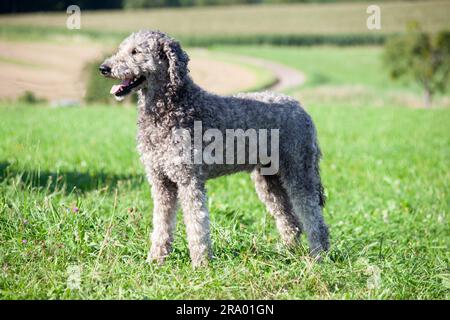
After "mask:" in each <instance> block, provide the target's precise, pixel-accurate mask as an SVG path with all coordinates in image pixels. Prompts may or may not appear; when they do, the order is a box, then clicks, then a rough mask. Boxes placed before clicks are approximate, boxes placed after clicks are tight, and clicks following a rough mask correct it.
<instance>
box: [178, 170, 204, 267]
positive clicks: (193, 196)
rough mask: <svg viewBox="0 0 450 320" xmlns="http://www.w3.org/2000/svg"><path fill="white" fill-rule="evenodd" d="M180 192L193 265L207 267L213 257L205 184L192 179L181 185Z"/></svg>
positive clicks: (179, 186)
mask: <svg viewBox="0 0 450 320" xmlns="http://www.w3.org/2000/svg"><path fill="white" fill-rule="evenodd" d="M178 190H179V192H178V195H179V198H180V203H181V206H182V209H183V217H184V223H185V225H186V233H187V239H188V244H189V253H190V256H191V261H192V265H193V266H194V267H198V266H202V265H206V264H207V263H208V259H209V258H210V257H211V240H210V229H209V212H208V208H207V207H206V191H205V187H204V183H203V182H201V181H198V180H196V179H191V181H189V182H187V183H181V184H179V185H178Z"/></svg>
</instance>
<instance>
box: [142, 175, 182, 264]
mask: <svg viewBox="0 0 450 320" xmlns="http://www.w3.org/2000/svg"><path fill="white" fill-rule="evenodd" d="M152 197H153V203H154V207H153V232H152V236H151V240H152V246H151V249H150V252H149V254H148V258H147V261H148V262H151V261H156V262H158V263H162V262H164V259H165V258H166V257H167V255H168V254H169V253H170V250H171V247H172V241H173V232H174V229H175V224H176V212H177V187H176V185H175V184H174V183H173V182H172V181H169V180H166V179H154V180H153V181H152Z"/></svg>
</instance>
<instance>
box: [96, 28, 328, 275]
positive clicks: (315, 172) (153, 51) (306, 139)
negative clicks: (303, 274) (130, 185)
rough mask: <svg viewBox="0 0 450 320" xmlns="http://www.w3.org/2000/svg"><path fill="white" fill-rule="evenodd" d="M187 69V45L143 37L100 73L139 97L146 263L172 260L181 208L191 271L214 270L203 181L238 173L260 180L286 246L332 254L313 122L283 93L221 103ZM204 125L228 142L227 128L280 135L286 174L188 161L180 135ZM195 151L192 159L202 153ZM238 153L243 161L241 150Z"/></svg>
mask: <svg viewBox="0 0 450 320" xmlns="http://www.w3.org/2000/svg"><path fill="white" fill-rule="evenodd" d="M188 61H189V58H188V56H187V54H186V52H184V51H183V50H182V49H181V47H180V44H179V43H178V42H177V41H175V40H173V39H172V38H170V37H169V36H167V35H165V34H164V33H162V32H159V31H139V32H136V33H133V34H131V35H130V36H129V37H128V38H126V39H125V40H124V41H123V42H122V43H121V44H120V46H119V49H118V52H117V53H116V54H114V55H113V56H111V57H110V58H108V59H106V60H105V61H104V63H103V64H102V65H101V66H100V72H101V73H102V74H103V75H104V76H107V77H112V78H115V79H120V80H122V82H121V83H120V84H118V85H115V86H113V88H112V89H111V93H112V94H113V95H114V96H116V98H118V99H121V98H123V97H124V96H126V95H128V94H129V93H131V92H133V91H137V92H138V95H139V102H138V114H139V115H138V137H137V141H138V151H139V153H140V157H141V160H142V163H143V164H144V167H145V170H146V174H147V177H148V180H149V182H150V184H151V185H152V196H153V201H154V210H153V233H152V236H151V242H152V244H151V249H150V252H149V255H148V260H149V261H157V262H159V263H162V262H163V261H164V259H165V258H166V257H167V256H168V254H169V253H170V250H171V244H172V241H173V232H174V229H175V222H176V211H177V200H179V202H180V205H181V207H182V210H183V214H184V223H185V225H186V231H187V238H188V244H189V251H190V256H191V260H192V264H193V265H194V266H199V265H204V264H207V262H208V258H210V257H211V256H212V252H211V240H210V222H209V212H208V208H207V205H206V190H205V182H206V180H207V179H210V178H215V177H219V176H222V175H226V174H230V173H234V172H238V171H251V172H252V179H253V181H254V183H255V185H256V191H257V193H258V196H259V198H260V199H261V201H262V202H263V203H264V204H265V205H266V206H267V208H268V210H269V211H270V212H271V214H272V215H273V216H274V218H275V220H276V225H277V228H278V230H279V232H280V234H281V237H282V240H283V241H284V243H286V244H287V245H288V246H293V245H295V244H296V243H297V242H298V238H299V236H300V234H301V232H302V230H304V231H305V233H306V234H307V236H308V241H309V245H310V251H311V254H312V255H313V256H318V254H319V253H320V252H322V251H324V250H327V249H328V247H329V241H328V229H327V226H326V225H325V223H324V219H323V216H322V208H323V206H324V203H325V197H324V194H323V188H322V184H321V180H320V174H319V160H320V156H321V153H320V150H319V146H318V142H317V136H316V130H315V127H314V124H313V122H312V120H311V118H310V116H309V115H308V114H307V113H306V112H305V111H304V110H303V109H302V107H301V106H300V105H299V103H298V102H297V101H295V100H294V99H292V98H290V97H287V96H283V95H279V94H274V93H269V92H264V93H247V94H238V95H235V96H218V95H215V94H212V93H209V92H206V91H205V90H203V89H202V88H200V87H199V86H197V85H196V84H195V83H194V82H193V80H192V79H191V77H190V75H189V70H188ZM196 121H199V122H200V123H201V124H202V130H203V132H205V131H206V130H208V129H216V130H219V132H222V133H223V134H224V135H225V134H226V131H227V130H228V129H235V130H237V129H242V130H248V129H278V130H279V131H278V132H279V145H278V146H277V147H278V150H277V151H278V158H279V159H278V161H279V169H278V170H277V172H276V173H275V174H263V173H262V170H263V169H264V168H265V167H267V165H268V164H267V162H264V161H261V159H259V158H258V160H257V163H249V162H248V161H247V162H244V163H242V161H240V162H239V161H237V163H231V164H230V163H228V162H227V163H226V164H223V163H220V162H217V163H216V162H213V163H211V162H208V163H207V162H206V161H202V162H200V163H198V162H195V161H194V162H192V161H180V157H179V154H178V152H179V148H178V145H177V144H179V141H176V139H177V138H174V137H176V136H177V135H175V134H174V132H175V131H177V130H178V129H183V130H185V131H187V132H188V133H191V134H192V135H195V133H194V132H193V131H194V123H195V122H196ZM192 135H191V136H189V139H190V137H192ZM189 142H190V143H194V142H193V141H189ZM201 148H203V146H201ZM195 149H196V147H194V153H195V152H199V151H200V152H201V151H202V150H195ZM197 149H198V148H197ZM226 151H227V150H225V152H226ZM228 151H229V150H228ZM253 151H254V150H253ZM272 151H273V150H272ZM231 152H232V154H236V151H235V150H234V145H233V150H232V151H231ZM249 152H250V153H251V152H252V151H249ZM237 156H238V155H237Z"/></svg>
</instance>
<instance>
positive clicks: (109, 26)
mask: <svg viewBox="0 0 450 320" xmlns="http://www.w3.org/2000/svg"><path fill="white" fill-rule="evenodd" d="M371 4H373V3H372V2H360V1H358V2H349V3H322V4H283V5H254V6H224V7H220V6H219V7H200V8H199V7H193V8H171V9H168V8H164V9H148V10H126V11H121V10H117V11H111V10H110V11H82V12H81V19H82V25H81V29H80V30H68V29H66V19H67V14H66V13H65V12H63V13H33V14H21V15H2V16H0V38H7V39H27V40H35V41H36V40H37V41H39V40H41V39H43V38H46V39H47V40H48V39H50V40H61V37H64V36H73V35H76V37H77V38H83V37H87V38H93V39H95V41H97V42H98V41H101V42H110V43H111V42H116V41H118V40H120V39H122V38H124V37H125V36H126V35H127V34H129V33H130V32H133V31H136V30H139V29H159V30H164V32H167V33H169V34H171V35H172V36H175V37H177V38H178V39H180V40H182V41H183V43H184V44H185V45H191V46H208V45H211V44H245V43H246V44H249V43H250V44H276V45H283V44H284V45H289V44H290V45H313V44H324V43H325V44H337V45H339V44H340V45H349V44H380V43H382V42H383V41H384V40H385V38H386V36H388V35H390V34H393V33H399V32H403V31H404V30H405V25H406V24H407V23H408V22H409V21H411V20H414V21H417V22H419V23H420V24H421V26H422V28H423V29H424V30H426V31H431V32H434V31H438V30H441V29H449V28H450V20H449V19H448V14H447V13H448V12H449V10H450V1H448V0H431V1H424V0H419V1H381V2H379V3H378V5H379V6H380V9H381V14H382V26H381V30H372V31H371V30H368V29H367V26H366V19H367V18H368V16H369V15H368V14H367V13H366V9H367V7H368V6H369V5H371ZM118 22H120V23H118Z"/></svg>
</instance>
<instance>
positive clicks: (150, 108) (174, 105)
mask: <svg viewBox="0 0 450 320" xmlns="http://www.w3.org/2000/svg"><path fill="white" fill-rule="evenodd" d="M159 80H161V79H159ZM153 83H158V82H153ZM159 83H167V82H159ZM202 91H203V89H201V88H200V87H199V86H197V85H196V84H195V83H194V81H193V80H192V79H191V77H190V76H189V75H187V76H186V77H185V79H184V81H183V83H182V84H181V85H179V86H177V87H171V86H156V87H152V88H144V89H141V90H139V92H138V95H139V100H138V112H139V119H138V123H140V124H145V125H146V126H148V125H149V124H153V125H155V126H158V124H159V123H164V126H165V127H167V126H170V127H173V126H182V123H183V122H186V121H189V120H190V119H188V118H187V117H186V115H187V114H192V111H193V110H189V108H192V109H193V106H191V105H190V104H189V103H188V101H187V99H188V97H193V96H197V95H198V94H199V93H201V92H202ZM180 122H181V123H180Z"/></svg>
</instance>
